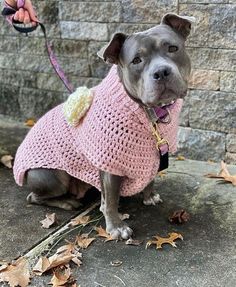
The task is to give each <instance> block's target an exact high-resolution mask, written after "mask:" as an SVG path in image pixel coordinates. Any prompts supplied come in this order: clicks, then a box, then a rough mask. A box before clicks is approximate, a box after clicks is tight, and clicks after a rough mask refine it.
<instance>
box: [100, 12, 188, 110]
mask: <svg viewBox="0 0 236 287" xmlns="http://www.w3.org/2000/svg"><path fill="white" fill-rule="evenodd" d="M192 22H193V18H190V17H180V16H177V15H175V14H167V15H165V16H164V17H163V19H162V22H161V24H160V25H158V26H156V27H154V28H151V29H149V30H147V31H144V32H140V33H135V34H132V35H129V36H127V35H125V34H122V33H117V34H115V35H114V36H113V38H112V40H111V41H110V43H109V44H108V45H107V46H106V47H104V48H103V49H102V50H101V51H100V52H99V53H98V55H99V56H100V57H102V58H103V59H104V60H105V61H106V62H109V63H113V64H117V65H118V71H119V74H120V77H121V80H122V82H123V84H124V86H125V88H126V90H127V92H128V94H129V95H130V96H131V97H133V98H134V99H136V100H137V101H138V102H140V103H141V104H144V105H145V106H149V107H153V106H159V105H164V104H168V103H170V102H171V101H172V100H175V99H177V98H183V97H184V96H185V95H186V92H187V83H188V79H189V74H190V68H191V67H190V59H189V57H188V55H187V53H186V51H185V40H186V38H187V36H188V35H189V33H190V29H191V23H192Z"/></svg>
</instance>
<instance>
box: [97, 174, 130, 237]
mask: <svg viewBox="0 0 236 287" xmlns="http://www.w3.org/2000/svg"><path fill="white" fill-rule="evenodd" d="M100 180H101V188H102V193H101V207H100V210H101V212H102V213H103V214H104V217H105V221H106V231H107V232H108V233H109V234H111V236H112V237H113V238H115V239H128V238H129V237H131V235H132V233H133V231H132V229H131V228H129V227H128V226H127V224H126V223H124V222H123V221H122V220H121V219H120V218H119V213H118V205H119V197H120V186H121V181H122V177H120V176H117V175H113V174H110V173H107V172H103V171H100Z"/></svg>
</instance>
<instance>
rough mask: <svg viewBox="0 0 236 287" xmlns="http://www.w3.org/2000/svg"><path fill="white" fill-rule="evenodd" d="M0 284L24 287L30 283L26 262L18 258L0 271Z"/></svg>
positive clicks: (22, 258) (24, 259)
mask: <svg viewBox="0 0 236 287" xmlns="http://www.w3.org/2000/svg"><path fill="white" fill-rule="evenodd" d="M0 282H8V283H9V285H10V286H11V287H15V286H20V287H26V286H28V284H29V282H30V272H29V266H28V261H27V259H26V258H24V257H20V258H19V259H17V260H16V261H15V262H14V263H12V264H10V265H8V266H7V268H5V269H3V270H1V271H0Z"/></svg>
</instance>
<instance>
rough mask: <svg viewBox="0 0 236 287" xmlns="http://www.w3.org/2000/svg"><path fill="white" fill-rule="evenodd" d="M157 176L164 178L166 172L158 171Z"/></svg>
mask: <svg viewBox="0 0 236 287" xmlns="http://www.w3.org/2000/svg"><path fill="white" fill-rule="evenodd" d="M157 175H158V176H160V177H161V178H162V177H165V176H166V171H159V172H158V174H157Z"/></svg>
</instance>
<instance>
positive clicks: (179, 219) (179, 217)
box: [169, 209, 190, 223]
mask: <svg viewBox="0 0 236 287" xmlns="http://www.w3.org/2000/svg"><path fill="white" fill-rule="evenodd" d="M189 219H190V215H189V214H188V213H187V211H185V210H184V209H181V210H176V211H174V212H173V213H172V215H171V216H169V221H170V222H171V223H184V222H187V221H188V220H189Z"/></svg>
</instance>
